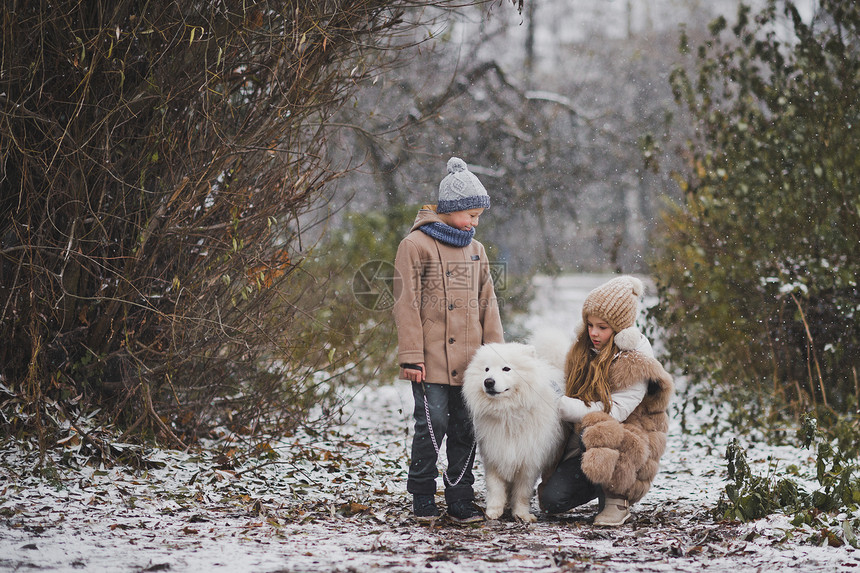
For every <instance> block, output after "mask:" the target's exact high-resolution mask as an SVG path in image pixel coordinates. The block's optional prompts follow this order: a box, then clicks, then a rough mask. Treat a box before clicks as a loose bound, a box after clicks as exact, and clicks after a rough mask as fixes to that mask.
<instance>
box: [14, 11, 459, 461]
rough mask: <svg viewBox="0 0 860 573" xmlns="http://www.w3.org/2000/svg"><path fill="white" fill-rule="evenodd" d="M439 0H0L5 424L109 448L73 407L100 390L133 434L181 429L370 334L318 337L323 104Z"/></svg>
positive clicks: (294, 419)
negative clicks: (311, 257) (1, 2)
mask: <svg viewBox="0 0 860 573" xmlns="http://www.w3.org/2000/svg"><path fill="white" fill-rule="evenodd" d="M433 4H434V2H411V1H404V0H401V1H383V0H325V1H319V0H292V1H289V0H284V1H275V0H273V1H256V2H255V1H251V0H248V1H245V2H232V1H218V0H203V1H201V2H182V1H179V0H153V1H151V2H147V3H145V4H141V3H140V2H136V1H132V0H74V1H72V0H60V1H58V2H53V3H51V4H50V5H48V4H45V3H39V2H25V1H18V2H16V1H14V0H13V1H10V2H6V3H5V8H4V18H3V23H2V32H3V36H2V43H3V49H2V72H0V106H2V111H0V169H1V170H2V171H0V241H2V243H0V336H2V340H3V342H2V344H0V383H2V387H0V389H3V390H4V391H5V398H4V400H5V401H4V402H3V403H2V404H3V406H2V413H3V427H5V428H6V430H7V431H9V432H16V431H20V430H25V429H28V428H37V429H38V430H39V435H40V436H41V437H42V438H43V444H42V445H43V446H44V438H45V437H46V433H45V430H46V429H48V428H50V427H52V426H56V427H61V426H63V424H64V422H63V420H66V419H67V420H69V421H70V423H71V424H72V426H73V427H75V428H77V430H76V431H80V432H81V433H84V434H85V436H86V437H87V438H88V439H89V440H90V441H91V442H92V443H93V444H96V445H98V446H99V447H102V448H104V443H103V440H100V439H99V437H98V435H99V434H98V432H96V431H94V430H92V429H91V430H90V431H89V432H87V430H86V428H85V427H84V426H83V425H82V424H79V423H76V415H77V414H76V413H78V412H81V411H83V409H82V406H83V405H100V406H101V407H102V408H103V412H104V414H105V415H104V416H103V417H102V418H101V422H102V426H101V427H106V426H110V425H115V426H116V427H119V428H122V429H124V434H125V435H124V436H123V438H122V439H127V438H129V437H132V436H135V437H146V436H152V437H157V438H158V439H161V440H166V441H168V442H171V443H173V444H175V445H187V444H188V443H189V442H190V441H193V440H196V439H197V438H199V437H200V436H201V435H203V434H204V433H205V432H207V431H209V430H210V429H211V428H212V427H214V426H216V425H217V424H227V425H229V426H230V427H231V429H234V430H243V431H247V432H253V431H254V430H255V429H257V428H258V424H259V423H260V422H261V421H264V420H265V421H273V420H274V421H275V422H277V425H278V427H279V428H280V429H281V430H282V431H288V430H289V429H290V428H293V427H295V425H296V424H298V423H300V421H302V420H303V419H304V418H305V416H306V413H307V412H308V410H309V408H310V407H311V406H312V405H316V404H323V405H325V403H326V400H327V399H328V398H329V397H330V396H331V388H330V385H328V384H326V383H325V378H326V374H325V373H326V372H328V373H329V375H330V374H331V373H336V372H338V371H339V369H342V368H344V367H348V366H349V364H352V363H354V362H355V361H356V357H357V356H359V357H360V355H361V345H362V344H363V342H364V341H365V339H366V337H367V336H372V330H370V331H369V332H367V333H365V332H358V333H356V334H355V335H354V336H350V337H348V339H343V337H342V338H341V343H342V344H341V345H340V346H339V347H337V348H335V350H332V348H334V347H333V346H331V345H329V346H326V338H327V337H330V336H332V335H333V333H332V331H331V329H330V328H329V327H328V326H327V325H326V324H325V323H321V322H320V321H319V320H317V317H316V313H317V312H318V311H319V310H320V309H321V308H323V307H324V306H325V296H324V294H325V293H326V284H327V282H328V281H327V279H325V278H324V277H309V276H303V275H302V274H301V270H300V269H301V267H300V263H301V261H302V259H303V258H304V257H305V256H306V253H307V249H308V248H309V247H310V245H308V244H306V241H305V240H303V233H304V232H305V229H304V225H305V224H307V223H308V221H310V222H313V221H315V220H316V221H318V220H320V219H321V218H324V217H325V214H324V213H323V212H320V215H319V217H316V218H314V217H313V216H309V215H308V211H309V209H310V207H311V206H312V205H313V204H314V202H315V201H316V200H317V199H318V198H320V196H321V194H322V192H323V190H324V189H325V187H326V185H327V184H328V183H330V182H331V181H332V180H334V179H336V178H337V177H339V176H340V175H341V174H342V173H343V171H344V169H346V167H338V166H334V165H331V164H329V163H328V162H327V161H326V160H325V159H323V158H324V156H325V154H324V150H325V146H326V136H327V123H326V122H327V120H328V119H329V118H330V117H331V114H332V113H333V112H334V111H335V110H336V109H337V108H338V107H339V106H340V105H341V104H342V103H343V101H344V99H345V98H346V96H347V95H348V94H349V93H350V92H351V90H353V89H355V85H356V83H357V81H358V80H359V79H360V78H361V77H362V76H363V75H364V74H369V73H372V67H373V66H379V65H384V63H385V57H380V53H381V52H380V51H379V50H378V48H380V47H384V44H385V41H386V39H387V38H390V37H391V36H392V35H393V34H396V33H398V31H399V30H402V29H403V28H404V27H408V26H411V25H415V22H412V23H410V22H409V21H408V20H407V19H406V18H405V17H404V15H405V14H407V13H413V14H417V15H418V17H420V16H421V15H422V14H423V12H421V11H420V10H418V9H419V8H421V7H422V6H432V5H433ZM439 4H443V3H441V2H440V3H439ZM410 11H412V12H410ZM371 56H373V57H371ZM311 291H313V294H314V296H313V297H310V298H309V299H308V297H306V295H307V293H308V292H311ZM305 300H310V304H309V306H306V305H305V303H304V301H305ZM48 421H50V422H51V423H50V424H47V423H46V422H48ZM55 422H56V424H54V423H55ZM103 451H104V450H103Z"/></svg>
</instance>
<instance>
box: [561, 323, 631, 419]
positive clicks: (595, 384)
mask: <svg viewBox="0 0 860 573" xmlns="http://www.w3.org/2000/svg"><path fill="white" fill-rule="evenodd" d="M593 348H594V345H593V344H592V343H591V338H589V336H588V328H585V329H583V331H582V332H581V333H580V335H579V337H578V338H577V339H576V342H575V343H574V344H573V346H571V347H570V350H569V351H568V352H567V361H566V363H565V368H564V371H565V373H566V374H567V382H566V384H565V389H564V393H565V395H566V396H570V397H571V398H579V399H580V400H582V401H583V402H585V404H586V405H589V404H590V403H591V402H598V401H599V402H602V403H603V411H604V412H609V410H610V409H611V408H612V399H611V397H610V392H609V365H610V364H612V359H613V358H614V357H615V355H616V354H617V353H618V347H617V346H616V345H615V333H614V332H613V333H612V336H610V337H609V340H607V341H606V344H604V345H603V349H602V350H600V352H598V353H597V354H595V353H594V351H593V350H592V349H593Z"/></svg>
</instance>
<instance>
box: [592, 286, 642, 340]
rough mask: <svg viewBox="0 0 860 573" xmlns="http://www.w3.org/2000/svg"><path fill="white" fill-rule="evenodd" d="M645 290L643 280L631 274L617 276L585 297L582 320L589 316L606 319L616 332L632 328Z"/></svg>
mask: <svg viewBox="0 0 860 573" xmlns="http://www.w3.org/2000/svg"><path fill="white" fill-rule="evenodd" d="M643 292H645V287H644V285H643V284H642V281H641V280H639V279H637V278H636V277H632V276H630V275H624V276H620V277H616V278H614V279H612V280H610V281H608V282H605V283H603V284H602V285H600V286H599V287H597V288H596V289H594V290H593V291H591V292H590V293H588V296H587V297H586V298H585V303H584V304H583V305H582V322H583V323H585V322H588V317H589V316H596V317H599V318H602V319H603V320H605V321H606V322H607V323H608V324H609V326H610V327H612V330H614V331H615V332H616V333H619V332H621V331H622V330H624V329H625V328H630V327H631V326H633V325H634V324H635V323H636V316H637V315H638V314H639V297H640V296H642V293H643Z"/></svg>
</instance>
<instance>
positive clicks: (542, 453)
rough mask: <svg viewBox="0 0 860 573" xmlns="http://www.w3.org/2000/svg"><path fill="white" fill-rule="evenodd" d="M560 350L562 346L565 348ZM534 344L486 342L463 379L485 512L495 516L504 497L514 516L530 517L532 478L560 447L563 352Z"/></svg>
mask: <svg viewBox="0 0 860 573" xmlns="http://www.w3.org/2000/svg"><path fill="white" fill-rule="evenodd" d="M565 350H566V349H565ZM542 354H543V352H541V353H539V352H538V349H537V348H536V347H535V346H532V345H527V344H519V343H506V344H502V343H495V344H486V345H484V346H482V347H481V348H479V349H478V351H477V352H476V353H475V355H474V356H473V357H472V360H471V361H470V362H469V366H468V368H467V369H466V372H465V374H464V379H463V397H464V399H465V402H466V406H467V407H468V408H469V412H470V414H471V416H472V421H473V424H474V426H475V438H476V440H477V442H478V451H479V453H480V455H481V459H482V460H483V462H484V470H485V474H486V482H487V511H486V513H487V517H488V518H489V519H498V518H499V517H500V516H501V515H502V513H503V512H504V510H505V506H506V504H507V503H508V502H510V507H511V513H512V515H513V516H514V518H516V519H518V520H520V521H524V522H527V523H531V522H534V521H537V517H536V516H535V515H533V514H532V513H531V511H530V505H531V498H532V495H533V494H534V488H535V483H536V482H537V479H538V477H539V476H540V475H541V473H542V472H543V471H544V470H545V469H548V466H549V465H550V464H552V463H553V462H554V461H555V459H556V457H557V455H558V453H559V450H560V448H561V442H562V440H563V438H564V430H563V425H562V422H561V419H560V418H559V415H558V400H559V398H560V396H561V394H562V388H563V385H564V373H563V372H562V370H561V368H559V366H558V364H559V363H560V362H563V357H564V354H563V353H562V354H561V357H562V358H561V359H559V358H558V357H559V354H558V353H557V352H554V353H552V355H551V356H545V355H542Z"/></svg>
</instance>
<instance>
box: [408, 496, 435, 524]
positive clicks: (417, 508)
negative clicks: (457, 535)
mask: <svg viewBox="0 0 860 573" xmlns="http://www.w3.org/2000/svg"><path fill="white" fill-rule="evenodd" d="M412 513H413V514H414V515H415V519H416V520H418V521H421V522H426V521H433V520H435V519H437V518H438V517H439V516H440V515H441V514H440V513H439V508H438V507H436V499H435V498H434V496H432V495H420V494H415V495H414V496H412Z"/></svg>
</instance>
